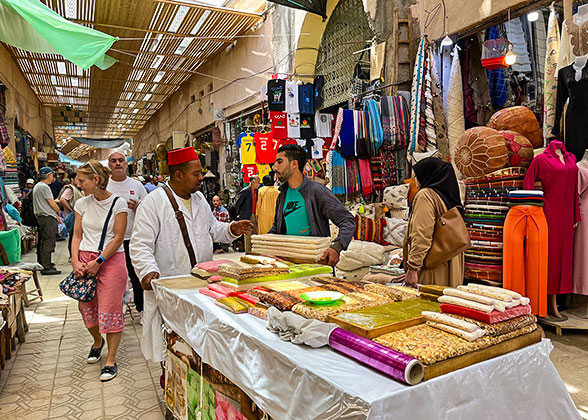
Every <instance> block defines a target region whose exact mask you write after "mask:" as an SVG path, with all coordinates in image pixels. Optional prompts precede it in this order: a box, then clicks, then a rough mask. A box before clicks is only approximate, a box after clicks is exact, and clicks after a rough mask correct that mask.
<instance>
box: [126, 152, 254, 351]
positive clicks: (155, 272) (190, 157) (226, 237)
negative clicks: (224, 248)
mask: <svg viewBox="0 0 588 420" xmlns="http://www.w3.org/2000/svg"><path fill="white" fill-rule="evenodd" d="M168 165H169V168H170V180H169V183H168V184H167V185H166V186H164V187H163V188H158V189H156V190H154V191H153V192H152V193H151V194H149V195H147V197H146V198H145V199H144V200H143V201H142V203H141V204H140V205H139V207H138V209H137V213H136V216H135V224H134V227H133V234H132V237H131V243H130V247H129V248H130V252H131V260H132V263H133V266H134V267H135V270H136V272H137V275H138V276H139V278H140V279H141V284H142V285H143V289H144V290H145V303H144V305H145V306H144V314H143V341H142V343H141V349H142V351H143V355H144V356H145V358H147V359H151V360H153V361H156V362H157V361H162V360H163V355H164V352H165V348H164V346H163V340H162V337H161V328H160V327H161V316H160V315H159V312H158V310H157V303H156V301H155V296H154V294H153V292H152V291H150V290H151V280H153V279H156V278H159V277H167V276H175V275H189V274H190V272H191V270H192V267H193V265H194V264H196V263H201V262H205V261H210V260H212V252H213V250H212V243H213V242H222V243H231V242H233V241H234V240H235V239H236V238H237V237H239V236H240V235H242V234H243V233H251V232H252V230H253V224H252V223H251V222H249V221H248V220H243V221H239V222H232V223H222V222H219V221H218V220H216V219H215V217H214V216H213V215H212V211H211V209H210V206H209V205H208V203H207V202H206V199H205V198H204V195H202V193H201V192H200V191H199V190H200V186H201V185H202V179H203V176H202V165H201V163H200V160H199V159H198V155H197V154H196V151H195V150H194V149H193V148H192V147H187V148H184V149H179V150H172V151H171V152H169V153H168ZM166 189H168V192H169V193H170V195H171V197H168V192H166ZM172 199H173V201H175V206H177V208H178V209H179V211H180V214H179V217H182V216H183V219H184V223H185V225H186V231H187V232H186V233H187V236H188V238H189V240H190V246H191V248H192V249H193V257H191V256H190V253H189V251H188V248H187V246H186V243H185V239H184V235H183V234H182V230H181V229H180V221H179V220H177V219H176V213H175V211H174V208H173V205H172ZM191 260H193V261H191Z"/></svg>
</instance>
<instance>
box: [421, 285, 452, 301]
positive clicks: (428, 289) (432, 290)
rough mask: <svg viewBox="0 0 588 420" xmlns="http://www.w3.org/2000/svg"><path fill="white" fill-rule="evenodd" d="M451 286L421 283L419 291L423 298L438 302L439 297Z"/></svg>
mask: <svg viewBox="0 0 588 420" xmlns="http://www.w3.org/2000/svg"><path fill="white" fill-rule="evenodd" d="M448 287H449V286H438V285H436V284H423V285H419V292H420V293H421V297H422V298H423V299H427V300H432V301H434V302H438V300H439V298H440V297H441V296H443V291H444V290H445V289H447V288H448Z"/></svg>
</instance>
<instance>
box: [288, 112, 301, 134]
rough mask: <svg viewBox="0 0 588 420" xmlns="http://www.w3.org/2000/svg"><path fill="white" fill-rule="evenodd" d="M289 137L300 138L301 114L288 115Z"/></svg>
mask: <svg viewBox="0 0 588 420" xmlns="http://www.w3.org/2000/svg"><path fill="white" fill-rule="evenodd" d="M288 137H292V138H295V139H298V138H300V114H288Z"/></svg>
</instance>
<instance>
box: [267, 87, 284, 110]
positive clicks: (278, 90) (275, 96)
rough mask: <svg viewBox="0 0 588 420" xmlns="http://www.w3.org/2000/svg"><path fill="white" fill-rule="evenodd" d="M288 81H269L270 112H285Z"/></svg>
mask: <svg viewBox="0 0 588 420" xmlns="http://www.w3.org/2000/svg"><path fill="white" fill-rule="evenodd" d="M285 91H286V81H285V80H282V79H272V80H268V81H267V97H268V108H269V110H270V111H284V109H285V108H286V94H285Z"/></svg>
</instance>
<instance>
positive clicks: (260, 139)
mask: <svg viewBox="0 0 588 420" xmlns="http://www.w3.org/2000/svg"><path fill="white" fill-rule="evenodd" d="M279 147H280V141H279V140H278V139H274V138H273V137H272V133H271V131H270V132H269V133H255V161H256V162H257V163H274V162H275V161H276V155H277V154H278V148H279Z"/></svg>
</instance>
